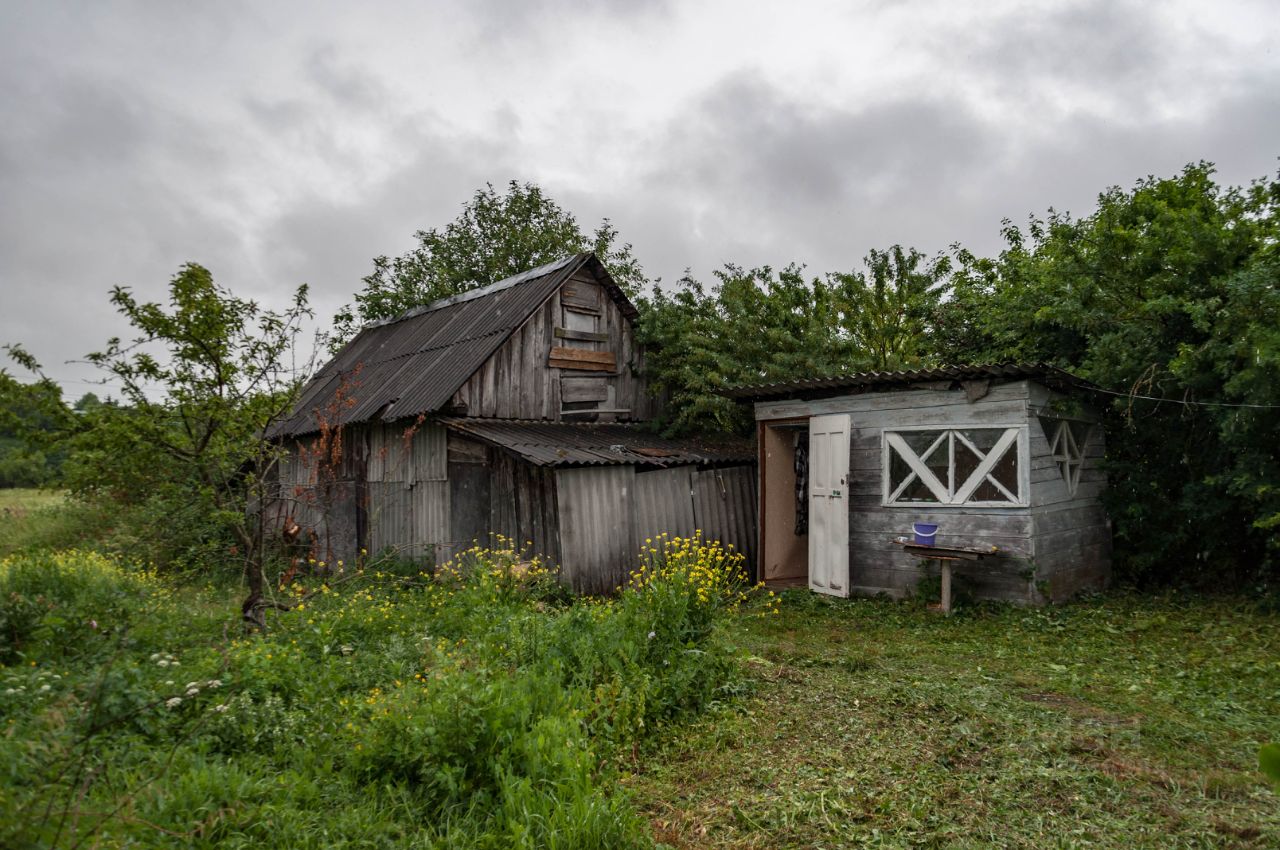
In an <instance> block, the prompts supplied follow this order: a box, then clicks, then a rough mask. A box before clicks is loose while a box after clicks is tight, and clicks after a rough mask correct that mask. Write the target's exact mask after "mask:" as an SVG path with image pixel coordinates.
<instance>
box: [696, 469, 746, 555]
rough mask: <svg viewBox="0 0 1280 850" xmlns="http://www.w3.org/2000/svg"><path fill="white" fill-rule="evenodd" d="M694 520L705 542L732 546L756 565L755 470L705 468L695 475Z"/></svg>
mask: <svg viewBox="0 0 1280 850" xmlns="http://www.w3.org/2000/svg"><path fill="white" fill-rule="evenodd" d="M693 489H694V500H693V507H694V520H695V522H696V523H697V527H698V528H700V529H702V537H703V539H704V540H719V541H720V542H721V543H724V544H732V545H733V548H734V549H736V550H737V551H739V552H741V553H742V554H743V555H745V556H746V559H747V563H746V568H747V571H748V572H749V573H750V574H751V575H755V566H756V524H757V520H756V516H757V515H756V470H755V467H754V466H730V467H726V468H724V469H705V470H702V471H701V472H698V473H696V474H695V475H694V488H693Z"/></svg>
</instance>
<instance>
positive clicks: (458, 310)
mask: <svg viewBox="0 0 1280 850" xmlns="http://www.w3.org/2000/svg"><path fill="white" fill-rule="evenodd" d="M584 267H585V268H587V269H588V271H590V272H591V273H592V274H595V275H597V276H600V275H605V276H606V277H607V273H606V272H604V271H603V267H602V266H600V261H599V260H598V259H597V258H596V257H595V255H594V254H578V255H576V256H573V257H566V258H565V259H563V260H559V261H557V262H555V263H549V264H547V265H545V266H541V267H539V268H537V269H531V270H529V271H528V272H523V273H521V274H519V275H515V276H514V277H511V278H507V279H506V280H503V281H499V282H498V283H495V284H491V285H490V286H486V287H481V288H480V289H476V290H473V291H471V292H467V293H463V294H462V295H457V296H452V297H450V298H445V299H441V300H439V301H435V302H432V303H431V304H427V305H425V306H423V307H419V308H417V309H414V310H410V311H409V312H407V313H405V314H403V315H401V316H398V317H397V318H396V319H394V320H391V321H387V322H381V323H376V324H373V325H370V326H368V327H366V328H364V329H363V330H362V331H361V332H360V334H359V335H358V336H357V337H356V338H355V339H354V340H352V341H351V342H350V343H349V344H348V345H347V346H346V347H345V348H344V349H343V350H342V351H341V352H339V353H338V354H337V355H336V356H335V357H334V358H333V359H332V360H331V361H329V363H327V364H326V365H325V366H324V368H322V369H321V370H320V371H319V372H318V373H317V374H316V375H315V377H314V378H312V380H311V381H310V382H308V384H307V386H306V387H305V388H304V389H303V391H302V394H301V397H300V399H299V402H298V404H297V405H296V406H295V407H294V409H293V411H292V412H291V413H290V415H289V417H288V418H287V419H285V420H284V421H283V422H281V423H279V424H278V425H277V426H275V427H274V428H272V429H271V430H270V431H269V436H271V437H281V436H287V435H297V434H305V433H309V432H312V431H315V430H316V423H315V416H314V411H315V410H317V409H323V408H324V407H325V406H326V405H328V404H329V403H330V401H331V400H332V399H333V397H334V394H335V392H337V391H338V390H339V389H342V390H344V391H345V392H346V393H347V394H348V396H349V397H350V398H352V399H354V400H355V404H354V405H352V406H350V407H344V408H343V412H342V416H341V419H342V421H343V422H344V423H352V422H366V421H370V420H375V419H377V420H382V421H392V420H396V419H403V418H406V417H410V416H416V415H418V414H419V413H429V412H431V411H434V410H437V409H438V408H439V407H441V406H442V405H444V404H446V403H447V402H448V401H449V399H450V398H451V397H452V396H453V394H454V393H455V392H457V390H458V388H459V387H461V386H462V385H463V384H464V383H465V382H466V381H467V379H468V378H470V377H471V375H473V374H474V373H475V371H476V370H477V369H479V368H480V367H481V366H482V365H483V364H484V362H485V360H487V359H488V358H489V357H490V356H491V355H492V354H493V352H494V351H496V350H497V349H498V348H499V347H500V346H501V345H502V343H504V342H505V341H506V340H507V339H508V338H509V337H510V336H511V334H512V333H513V332H514V331H515V330H516V328H518V327H519V326H520V325H521V324H522V323H523V322H524V321H525V319H527V318H528V317H529V316H530V315H531V314H532V313H533V311H534V310H536V309H537V308H538V307H539V306H540V305H542V304H543V303H544V302H545V301H546V300H547V299H548V298H550V297H551V295H552V294H553V293H554V292H555V291H556V289H558V288H559V287H560V285H561V284H562V283H563V282H564V281H565V280H567V279H568V278H569V277H570V276H572V275H573V274H575V273H576V272H577V271H578V270H579V269H581V268H584ZM613 288H614V289H616V286H614V287H613ZM614 297H617V298H622V299H623V300H624V301H625V296H622V295H621V294H620V293H617V294H615V296H614ZM632 312H633V313H634V308H632Z"/></svg>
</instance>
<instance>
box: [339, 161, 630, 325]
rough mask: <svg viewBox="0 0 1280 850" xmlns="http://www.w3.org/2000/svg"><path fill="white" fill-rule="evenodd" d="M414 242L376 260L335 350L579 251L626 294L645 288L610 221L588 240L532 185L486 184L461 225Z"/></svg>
mask: <svg viewBox="0 0 1280 850" xmlns="http://www.w3.org/2000/svg"><path fill="white" fill-rule="evenodd" d="M414 238H415V239H416V240H417V242H418V244H417V245H416V246H415V247H414V248H413V249H412V250H410V251H409V252H408V253H407V254H404V255H402V256H399V257H395V258H388V257H385V256H384V257H376V258H375V259H374V261H373V272H372V273H370V274H369V275H368V276H366V277H365V278H364V288H363V289H362V290H361V291H360V292H358V293H356V296H355V303H354V304H349V305H347V306H346V307H343V308H342V309H341V310H339V311H338V313H337V314H336V315H335V316H334V319H333V323H334V329H333V340H332V345H333V347H334V348H335V349H337V348H340V347H341V346H342V345H343V344H344V343H345V342H346V341H347V340H349V339H351V338H352V337H353V336H355V334H356V332H357V331H358V330H359V329H360V327H361V326H362V325H364V324H366V323H368V322H372V321H376V320H379V319H390V318H394V317H395V316H398V315H400V314H401V313H403V312H404V311H406V310H409V309H411V308H413V307H417V306H420V305H422V304H426V303H428V302H430V301H434V300H436V299H437V298H444V297H447V296H449V295H454V294H456V293H459V292H465V291H467V290H469V289H475V288H477V287H480V286H484V285H486V284H490V283H494V282H496V281H499V280H502V279H503V278H507V277H510V276H512V275H514V274H519V273H520V272H522V271H525V270H527V269H531V268H535V267H537V266H540V265H543V264H545V263H549V262H553V261H555V260H558V259H561V258H562V257H565V256H568V255H570V254H576V253H578V252H580V251H594V252H595V253H596V255H597V256H598V257H599V258H600V261H601V262H602V263H604V265H605V267H606V268H608V269H609V273H610V274H611V275H613V278H614V280H616V281H617V282H618V285H619V286H621V287H622V288H623V290H624V291H626V292H627V294H628V295H632V296H634V295H636V294H637V293H638V292H639V291H640V288H641V287H642V286H643V285H644V284H645V283H646V281H645V277H644V272H643V270H642V269H641V267H640V263H639V262H638V261H637V260H636V258H635V256H634V255H633V254H632V251H631V245H630V244H629V243H624V244H619V243H618V233H617V230H616V229H615V228H614V226H613V224H612V223H611V222H610V221H609V220H608V219H607V218H606V219H605V220H604V221H602V222H601V223H600V224H599V226H598V227H596V229H595V231H594V232H593V233H592V234H591V235H590V236H587V235H586V234H584V233H583V231H582V229H581V228H580V227H579V225H578V221H577V219H576V218H574V216H573V215H572V214H571V213H569V212H567V211H566V210H564V209H563V208H562V207H561V206H560V205H559V204H557V203H556V202H555V201H554V200H552V199H551V198H549V197H547V195H546V194H545V193H544V192H543V191H542V189H540V188H539V187H538V186H536V185H534V184H532V183H518V182H516V181H515V180H512V181H511V182H510V183H508V184H507V188H506V191H505V192H499V191H498V190H497V189H495V188H494V186H493V184H492V183H489V184H486V185H485V187H484V188H482V189H477V190H476V193H475V195H473V196H472V198H471V200H470V202H468V203H467V204H466V206H464V207H463V210H462V213H461V214H460V215H459V216H458V217H457V218H456V219H454V220H453V221H451V222H450V223H449V224H447V225H445V226H444V227H443V228H432V229H430V230H419V231H418V232H417V233H415V234H414Z"/></svg>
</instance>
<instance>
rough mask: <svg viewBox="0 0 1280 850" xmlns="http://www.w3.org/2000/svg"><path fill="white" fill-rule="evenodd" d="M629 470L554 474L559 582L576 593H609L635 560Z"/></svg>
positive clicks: (616, 468)
mask: <svg viewBox="0 0 1280 850" xmlns="http://www.w3.org/2000/svg"><path fill="white" fill-rule="evenodd" d="M634 489H635V468H634V467H631V466H613V467H595V468H584V469H561V470H557V471H556V497H557V502H558V505H559V519H560V568H561V577H562V578H563V579H564V580H566V581H567V582H569V584H570V585H571V586H572V587H573V589H574V590H576V591H578V592H579V593H594V594H604V593H612V592H613V590H614V588H616V587H618V586H619V585H621V584H623V583H624V582H625V581H626V578H627V576H628V575H629V574H630V571H631V567H632V563H633V561H634V559H635V553H636V545H635V540H634V535H633V526H634V517H633V514H632V496H633V491H634Z"/></svg>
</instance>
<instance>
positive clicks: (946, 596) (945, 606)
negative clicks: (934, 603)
mask: <svg viewBox="0 0 1280 850" xmlns="http://www.w3.org/2000/svg"><path fill="white" fill-rule="evenodd" d="M938 563H939V564H940V565H941V567H942V613H943V614H946V615H948V616H950V615H951V562H950V561H948V560H940V561H938Z"/></svg>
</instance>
